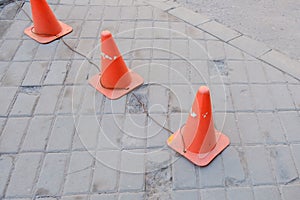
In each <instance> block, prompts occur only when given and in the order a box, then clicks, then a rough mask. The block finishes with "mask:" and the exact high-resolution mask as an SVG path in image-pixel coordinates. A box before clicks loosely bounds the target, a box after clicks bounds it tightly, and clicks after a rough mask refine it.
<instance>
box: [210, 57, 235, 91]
mask: <svg viewBox="0 0 300 200" xmlns="http://www.w3.org/2000/svg"><path fill="white" fill-rule="evenodd" d="M208 70H209V77H208V79H207V80H208V82H210V83H211V84H216V85H217V84H218V85H224V84H225V83H230V80H229V76H228V75H229V74H228V71H229V69H228V67H227V63H226V62H225V61H224V60H212V61H209V62H208Z"/></svg>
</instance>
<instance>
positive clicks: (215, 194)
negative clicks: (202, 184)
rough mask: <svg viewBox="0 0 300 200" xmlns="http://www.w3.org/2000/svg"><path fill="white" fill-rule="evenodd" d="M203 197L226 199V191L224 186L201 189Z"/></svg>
mask: <svg viewBox="0 0 300 200" xmlns="http://www.w3.org/2000/svg"><path fill="white" fill-rule="evenodd" d="M200 195H201V199H205V200H218V199H226V193H225V189H224V188H215V189H214V188H212V189H204V190H200Z"/></svg>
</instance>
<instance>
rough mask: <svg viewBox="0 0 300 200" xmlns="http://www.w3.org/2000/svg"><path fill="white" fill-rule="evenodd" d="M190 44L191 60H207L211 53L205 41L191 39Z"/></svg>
mask: <svg viewBox="0 0 300 200" xmlns="http://www.w3.org/2000/svg"><path fill="white" fill-rule="evenodd" d="M188 45H189V47H188V51H189V58H190V60H207V58H208V56H209V55H208V51H207V48H206V44H205V42H204V41H201V40H193V39H189V40H188Z"/></svg>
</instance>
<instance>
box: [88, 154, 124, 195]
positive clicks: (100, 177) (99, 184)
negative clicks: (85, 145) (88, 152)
mask: <svg viewBox="0 0 300 200" xmlns="http://www.w3.org/2000/svg"><path fill="white" fill-rule="evenodd" d="M96 158H97V160H96V166H95V171H94V176H93V183H92V188H93V192H98V193H102V192H116V191H117V189H118V179H119V169H120V158H121V154H120V151H98V152H97V157H96Z"/></svg>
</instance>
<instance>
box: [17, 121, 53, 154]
mask: <svg viewBox="0 0 300 200" xmlns="http://www.w3.org/2000/svg"><path fill="white" fill-rule="evenodd" d="M52 120H53V119H52V117H48V116H36V117H33V118H32V119H31V121H30V124H29V126H28V130H27V133H26V136H25V139H24V142H23V145H22V151H43V150H44V149H45V146H46V144H47V139H48V136H49V134H50V128H51V123H52Z"/></svg>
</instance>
